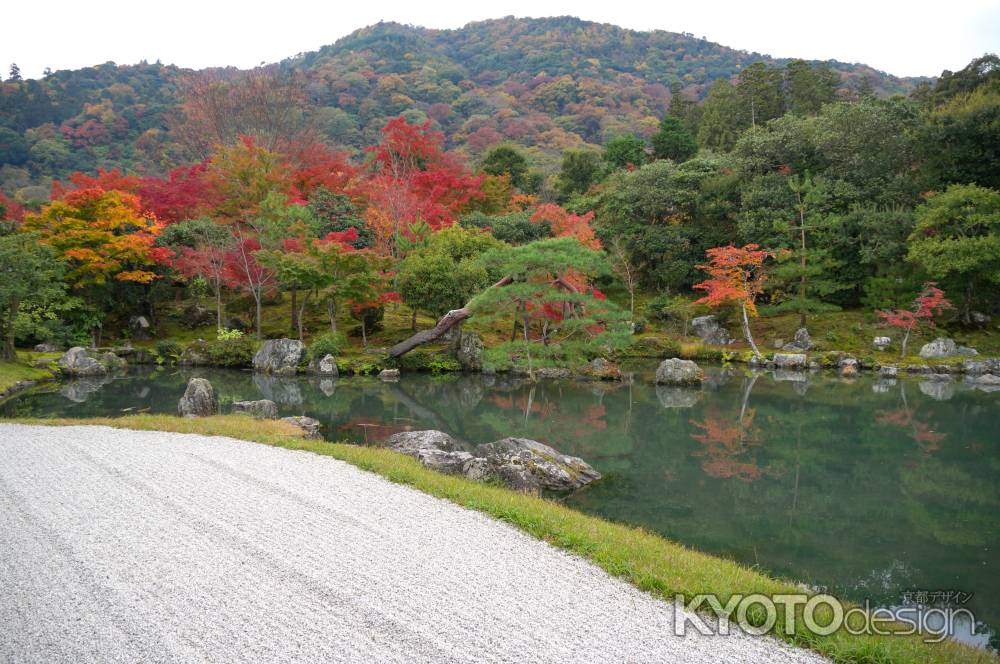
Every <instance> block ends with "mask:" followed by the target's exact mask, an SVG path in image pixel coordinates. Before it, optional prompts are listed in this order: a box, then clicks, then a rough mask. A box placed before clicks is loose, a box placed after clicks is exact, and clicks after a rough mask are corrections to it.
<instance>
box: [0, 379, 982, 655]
mask: <svg viewBox="0 0 1000 664" xmlns="http://www.w3.org/2000/svg"><path fill="white" fill-rule="evenodd" d="M644 369H646V371H643V372H640V373H639V374H638V375H637V378H636V382H635V383H634V384H633V385H621V384H614V385H612V384H604V383H575V382H570V381H564V382H562V381H551V382H543V383H541V384H538V385H530V384H527V383H525V382H523V381H517V380H514V379H508V378H504V377H489V376H486V377H482V376H440V377H437V376H429V375H405V376H404V377H403V379H402V380H401V381H400V382H398V383H382V382H380V381H378V380H377V379H374V378H345V379H340V380H337V381H330V380H327V381H320V380H315V379H309V380H307V379H275V378H268V377H264V376H253V375H251V374H249V373H243V372H236V371H197V372H179V371H176V370H161V371H156V372H152V373H133V374H129V375H127V376H124V377H119V378H116V379H113V380H109V381H106V382H100V381H98V382H77V383H68V384H65V385H62V386H59V387H57V388H56V387H54V388H52V389H51V390H50V391H47V392H36V393H33V394H27V395H23V396H21V397H19V398H15V399H14V400H11V401H8V402H6V403H4V404H0V416H7V417H10V416H41V417H57V416H67V417H88V416H97V415H118V414H121V413H123V412H134V411H140V410H149V411H152V412H173V411H174V410H175V408H176V404H177V400H178V399H179V397H180V395H181V394H182V392H183V391H184V386H185V384H186V382H187V379H188V378H189V377H191V376H193V375H200V376H204V377H206V378H208V379H209V380H211V382H212V384H213V385H214V386H215V388H216V391H217V393H218V394H219V395H220V397H221V399H222V401H223V403H228V402H232V401H236V400H241V399H259V398H268V399H273V400H274V401H276V402H277V403H278V404H279V408H280V409H281V411H282V414H283V415H290V414H305V415H309V416H312V417H315V418H317V419H319V420H321V421H322V422H323V423H324V425H325V427H326V435H327V437H328V438H331V439H338V440H342V439H351V440H354V441H357V442H366V441H367V442H369V443H375V442H377V441H379V440H381V439H384V438H385V437H387V436H389V435H391V434H392V433H395V432H397V431H401V430H405V429H420V428H437V429H442V430H444V431H447V432H449V433H451V434H452V435H455V436H457V437H460V438H463V439H466V440H468V441H471V442H486V441H491V440H495V439H497V438H501V437H504V436H512V435H513V436H524V437H529V438H534V439H537V440H541V441H544V442H546V443H548V444H550V445H552V446H553V447H556V448H557V449H559V450H561V451H563V452H566V453H569V454H573V455H577V456H580V457H583V458H584V459H586V460H587V461H589V462H590V463H591V464H593V465H594V466H595V467H597V468H598V470H600V471H601V472H602V473H603V474H604V475H605V479H604V480H602V481H601V482H599V483H598V484H596V485H595V486H593V487H590V488H589V489H587V490H585V491H582V492H580V493H578V494H576V495H573V496H569V497H567V498H565V500H566V502H567V503H568V504H569V505H571V506H572V507H574V508H577V509H580V510H583V511H585V512H590V513H593V514H598V515H601V516H603V517H606V518H608V519H612V520H615V521H622V522H627V523H631V524H636V525H640V526H643V527H645V528H647V529H650V530H653V531H656V532H658V533H661V534H663V535H665V536H666V537H669V538H671V539H674V540H677V541H680V542H683V543H685V544H688V545H690V546H692V547H694V548H697V549H700V550H703V551H707V552H711V553H715V554H719V555H723V556H726V557H730V558H733V559H736V560H739V561H741V562H744V563H748V564H751V565H755V566H758V567H759V568H760V569H762V570H764V571H766V572H768V573H771V574H775V575H778V576H782V577H787V578H791V579H795V580H799V581H804V582H807V583H809V584H811V585H814V586H820V587H825V588H828V589H829V590H830V591H832V592H833V593H834V594H837V595H839V596H842V597H846V598H850V599H853V600H857V601H863V600H864V599H866V598H869V599H871V600H872V602H873V603H874V604H877V605H880V606H897V605H899V604H900V600H901V597H902V595H903V593H904V592H906V591H911V590H917V591H920V590H928V591H941V590H945V591H952V590H958V591H963V592H966V593H972V594H973V597H972V599H971V600H970V601H969V602H968V604H966V606H968V607H969V608H971V609H972V611H973V612H974V613H975V614H976V617H977V619H978V620H979V621H981V622H982V623H983V624H982V625H980V626H979V628H978V631H979V634H977V635H975V636H972V637H969V636H968V635H966V636H965V637H962V636H961V635H958V638H961V639H962V640H965V641H970V642H974V643H977V644H980V645H985V643H986V642H987V641H989V640H990V639H991V638H992V639H993V641H994V643H993V646H994V647H995V646H996V645H997V643H996V642H997V637H995V636H993V637H991V636H990V634H991V633H992V632H995V631H996V629H995V628H996V626H997V625H1000V558H998V555H997V550H998V549H997V547H998V545H1000V392H994V393H984V392H981V391H977V390H973V389H970V388H969V387H967V386H965V385H964V384H962V383H961V382H958V381H956V382H955V383H951V384H942V383H921V382H919V381H916V380H901V381H898V382H895V381H894V382H892V383H880V382H878V381H877V380H875V379H873V378H871V377H865V378H861V379H858V380H855V381H853V382H847V381H844V380H841V379H839V378H837V377H836V376H833V375H813V376H811V377H809V378H808V381H806V382H803V381H802V380H800V378H802V377H801V376H793V375H787V376H778V377H775V376H774V375H772V374H760V375H758V376H757V377H756V378H753V377H750V376H747V375H744V373H743V372H742V371H739V372H737V371H723V370H713V371H710V375H709V378H710V380H709V382H708V383H707V384H706V385H705V386H704V387H703V388H702V389H701V390H688V389H681V388H656V387H655V386H653V385H652V384H651V380H650V376H649V374H648V370H649V369H651V367H645V368H644ZM779 378H795V379H796V380H779Z"/></svg>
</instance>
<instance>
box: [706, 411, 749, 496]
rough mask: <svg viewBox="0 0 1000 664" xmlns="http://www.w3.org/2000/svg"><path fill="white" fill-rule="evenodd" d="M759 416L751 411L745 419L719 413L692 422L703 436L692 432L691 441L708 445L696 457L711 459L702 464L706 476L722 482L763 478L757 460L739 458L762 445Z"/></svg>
mask: <svg viewBox="0 0 1000 664" xmlns="http://www.w3.org/2000/svg"><path fill="white" fill-rule="evenodd" d="M755 414H756V412H755V411H753V410H748V411H747V412H746V413H745V414H744V416H743V418H742V420H732V419H730V418H728V417H720V416H718V415H716V414H711V415H708V416H707V417H706V418H705V420H704V421H703V422H696V421H694V420H691V424H692V425H693V426H695V427H697V428H698V429H700V430H701V433H692V434H691V438H693V439H694V440H696V441H698V442H699V443H701V444H702V445H704V446H705V447H704V449H702V450H700V451H699V452H695V454H694V456H702V457H707V458H706V459H705V461H704V462H702V464H701V469H702V470H703V471H705V474H706V475H708V476H709V477H717V478H720V479H729V478H736V479H739V480H742V481H744V482H753V481H755V480H759V479H760V477H761V469H760V467H759V466H758V465H757V461H756V459H754V458H752V457H751V458H749V459H744V460H741V459H740V458H739V457H741V456H742V455H747V454H749V451H750V449H751V448H752V447H756V446H757V445H759V444H760V429H759V428H757V427H754V426H753V419H754V415H755Z"/></svg>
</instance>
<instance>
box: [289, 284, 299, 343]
mask: <svg viewBox="0 0 1000 664" xmlns="http://www.w3.org/2000/svg"><path fill="white" fill-rule="evenodd" d="M291 307H292V329H293V330H296V329H298V328H299V327H301V326H300V325H299V289H297V288H293V289H292V303H291ZM300 341H301V339H300Z"/></svg>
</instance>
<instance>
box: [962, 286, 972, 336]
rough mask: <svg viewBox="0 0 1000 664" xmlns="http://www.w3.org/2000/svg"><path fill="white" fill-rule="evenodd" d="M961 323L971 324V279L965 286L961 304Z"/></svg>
mask: <svg viewBox="0 0 1000 664" xmlns="http://www.w3.org/2000/svg"><path fill="white" fill-rule="evenodd" d="M962 323H963V324H965V325H971V324H972V280H971V279H970V280H969V283H968V284H967V285H966V287H965V302H964V304H963V305H962Z"/></svg>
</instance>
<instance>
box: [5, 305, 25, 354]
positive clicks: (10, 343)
mask: <svg viewBox="0 0 1000 664" xmlns="http://www.w3.org/2000/svg"><path fill="white" fill-rule="evenodd" d="M20 306H21V303H20V302H19V301H17V300H14V301H13V302H11V304H10V308H9V310H8V312H7V323H6V325H5V327H6V329H5V330H4V332H5V334H4V340H3V349H2V351H0V358H2V359H5V360H16V359H17V350H16V349H15V348H14V321H15V320H16V319H17V310H18V309H19V308H20Z"/></svg>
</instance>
